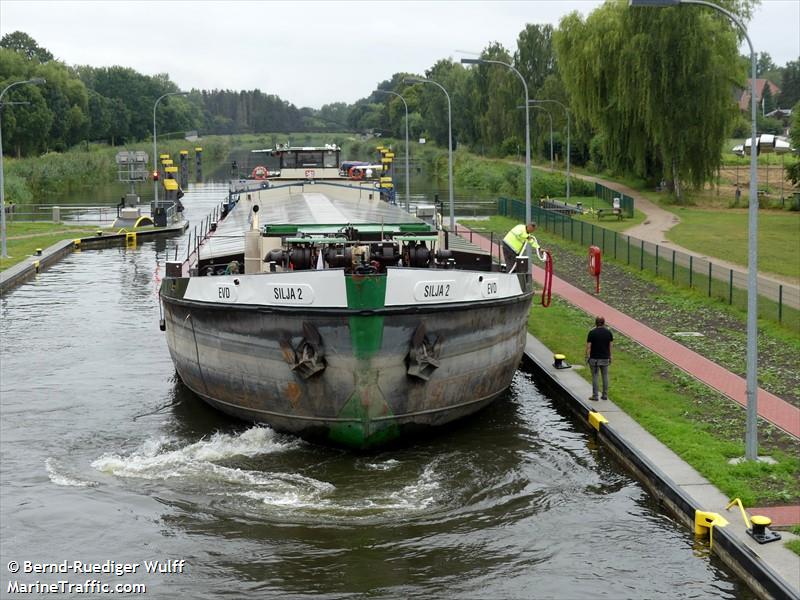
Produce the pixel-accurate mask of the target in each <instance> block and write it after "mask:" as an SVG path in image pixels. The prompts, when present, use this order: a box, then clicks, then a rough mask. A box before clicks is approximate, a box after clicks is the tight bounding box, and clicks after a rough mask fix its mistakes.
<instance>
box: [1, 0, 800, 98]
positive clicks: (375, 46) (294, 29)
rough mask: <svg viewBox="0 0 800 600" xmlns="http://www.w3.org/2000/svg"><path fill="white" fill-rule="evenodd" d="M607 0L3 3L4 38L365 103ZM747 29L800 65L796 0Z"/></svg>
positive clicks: (208, 81) (775, 4) (771, 1)
mask: <svg viewBox="0 0 800 600" xmlns="http://www.w3.org/2000/svg"><path fill="white" fill-rule="evenodd" d="M600 4H601V2H598V1H592V0H560V1H551V0H533V1H530V0H529V1H518V2H501V1H497V0H494V1H477V0H476V1H472V2H464V1H449V2H448V1H443V0H442V1H427V2H414V1H407V2H390V1H383V0H380V1H372V2H344V1H337V2H334V1H329V2H312V1H306V2H302V1H294V2H256V1H250V2H216V1H205V2H203V1H197V0H195V1H192V2H189V1H172V2H150V1H142V0H139V1H136V2H126V1H113V0H109V1H105V2H101V1H94V2H77V1H69V0H66V1H63V0H62V1H58V2H43V1H36V0H2V1H0V35H5V34H6V33H10V32H12V31H16V30H21V31H24V32H26V33H28V34H29V35H30V36H32V37H33V38H34V39H35V40H36V41H37V42H38V43H39V45H40V46H43V47H45V48H47V49H48V50H50V51H51V52H52V53H53V55H54V56H55V57H56V58H58V59H60V60H62V61H64V62H66V63H67V64H70V65H78V64H89V65H92V66H96V67H99V66H110V65H123V66H126V67H132V68H133V69H136V70H137V71H139V72H141V73H145V74H148V75H152V74H155V73H163V72H166V73H169V75H170V77H171V79H172V80H173V81H174V82H175V83H176V84H177V85H178V86H179V87H180V88H181V89H185V90H188V89H191V88H199V89H213V88H227V89H234V90H240V89H253V88H259V89H261V90H262V91H264V92H267V93H273V94H277V95H278V96H280V97H281V98H282V99H284V100H288V101H289V102H292V103H293V104H295V105H297V106H311V107H314V108H319V107H320V106H322V105H323V104H327V103H330V102H337V101H344V102H353V101H355V100H357V99H359V98H363V97H364V96H366V95H368V94H369V93H370V92H371V91H372V90H373V89H375V86H376V85H377V84H378V83H380V82H381V81H382V80H384V79H388V78H389V77H390V76H391V75H392V74H394V73H396V72H399V71H408V72H412V73H419V74H422V73H423V71H424V70H425V69H426V68H428V67H430V66H431V65H433V63H434V62H436V61H437V60H439V59H441V58H447V57H449V56H450V57H454V58H456V59H458V58H461V57H463V56H469V54H459V53H458V52H456V51H457V50H466V51H471V52H479V51H480V50H481V49H482V48H484V47H485V46H486V45H487V44H489V43H490V42H493V41H498V42H500V43H501V44H503V45H504V46H505V47H506V48H508V49H509V50H513V49H514V48H515V47H516V38H517V35H518V34H519V32H520V31H521V30H522V29H523V28H524V26H525V24H526V23H550V24H552V25H553V26H557V25H558V22H559V19H560V18H561V17H562V16H564V15H566V14H567V13H569V12H572V11H574V10H577V11H579V12H581V13H583V14H584V15H586V14H588V13H590V12H591V11H592V10H594V9H595V8H596V7H597V6H599V5H600ZM684 10H709V9H704V8H702V7H686V8H685V9H684ZM720 18H724V17H723V16H722V15H720ZM748 31H749V33H750V36H751V38H752V40H753V44H754V45H755V49H756V52H769V53H770V55H772V59H773V60H774V61H775V63H776V64H778V65H779V66H783V65H784V64H785V63H786V62H788V61H790V60H797V59H798V56H800V0H764V1H763V2H762V5H761V6H760V7H758V8H757V9H756V14H755V16H754V18H753V20H752V21H751V22H750V24H749V25H748ZM742 52H743V53H745V52H746V44H745V46H744V47H743V49H742Z"/></svg>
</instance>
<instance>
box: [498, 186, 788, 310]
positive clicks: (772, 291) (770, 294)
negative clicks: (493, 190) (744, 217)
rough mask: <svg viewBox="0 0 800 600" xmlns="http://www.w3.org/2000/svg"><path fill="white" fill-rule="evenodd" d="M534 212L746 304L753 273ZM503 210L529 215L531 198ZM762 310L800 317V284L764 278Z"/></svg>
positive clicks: (505, 203) (652, 269)
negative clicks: (750, 277)
mask: <svg viewBox="0 0 800 600" xmlns="http://www.w3.org/2000/svg"><path fill="white" fill-rule="evenodd" d="M531 211H532V213H531V216H532V217H534V219H535V220H536V223H537V225H538V226H539V227H540V228H541V229H544V230H545V231H548V232H550V233H553V234H556V235H559V236H561V237H563V238H564V239H566V240H569V241H571V242H574V243H576V244H579V245H581V246H598V247H599V248H600V249H601V250H602V252H603V255H604V257H605V258H606V259H613V260H615V261H617V262H620V263H622V264H625V265H629V266H631V267H634V268H637V269H639V270H640V271H648V272H649V273H651V274H653V275H655V276H657V277H660V278H662V279H666V280H668V281H671V282H672V283H674V284H676V285H679V286H683V287H687V288H690V289H694V290H698V291H700V292H702V293H703V294H705V295H707V296H708V297H710V298H711V297H713V298H719V299H720V300H723V301H725V302H727V303H728V304H730V305H735V306H737V307H739V308H743V309H746V307H747V274H746V273H744V272H740V271H735V270H733V269H729V268H725V267H721V266H719V265H715V264H714V263H713V262H711V261H710V260H707V259H705V258H700V257H697V256H693V255H691V254H686V253H685V252H680V251H678V250H673V249H671V248H665V247H664V246H661V245H659V244H654V243H651V242H646V241H644V240H640V239H638V238H634V237H631V236H629V235H625V234H623V233H619V232H617V231H612V230H610V229H606V228H604V227H600V226H598V225H595V224H593V223H587V222H585V221H580V220H577V219H573V218H572V217H570V216H568V215H565V214H562V213H559V212H553V211H549V210H545V209H541V208H539V207H531ZM497 212H498V214H500V215H504V216H509V217H513V218H516V219H520V220H523V219H524V218H525V204H524V203H523V202H522V201H520V200H513V199H509V198H500V199H498V202H497ZM758 294H759V297H760V301H759V316H761V317H763V318H766V319H770V320H774V321H778V322H783V321H784V320H786V319H787V317H789V318H790V319H791V321H792V322H793V323H794V322H800V321H798V319H800V314H799V313H798V309H800V290H799V289H798V286H794V285H784V284H780V283H777V282H775V281H772V280H769V279H765V278H764V277H761V276H759V278H758Z"/></svg>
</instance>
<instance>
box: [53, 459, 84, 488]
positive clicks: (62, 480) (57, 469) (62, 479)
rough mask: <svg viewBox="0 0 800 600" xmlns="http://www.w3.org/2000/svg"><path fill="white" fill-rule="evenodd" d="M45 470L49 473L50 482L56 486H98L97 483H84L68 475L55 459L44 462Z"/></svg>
mask: <svg viewBox="0 0 800 600" xmlns="http://www.w3.org/2000/svg"><path fill="white" fill-rule="evenodd" d="M44 468H45V470H46V471H47V476H48V477H49V478H50V481H52V482H53V483H55V484H56V485H62V486H65V487H94V486H96V485H97V482H95V481H83V480H81V479H76V478H74V477H71V476H69V475H67V474H66V473H65V472H64V469H63V468H62V467H61V465H59V464H58V462H57V461H56V459H54V458H53V457H50V458H48V459H47V460H45V461H44Z"/></svg>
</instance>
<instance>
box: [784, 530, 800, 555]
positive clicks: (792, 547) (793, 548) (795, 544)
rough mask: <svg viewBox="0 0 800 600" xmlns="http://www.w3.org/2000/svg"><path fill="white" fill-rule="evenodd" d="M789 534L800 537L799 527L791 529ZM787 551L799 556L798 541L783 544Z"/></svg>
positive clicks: (799, 547)
mask: <svg viewBox="0 0 800 600" xmlns="http://www.w3.org/2000/svg"><path fill="white" fill-rule="evenodd" d="M791 532H792V533H793V534H795V535H800V525H796V526H794V527H792V529H791ZM784 546H786V547H787V548H788V549H789V550H791V551H792V552H794V553H795V554H797V555H798V556H800V540H792V541H791V542H786V543H785V544H784Z"/></svg>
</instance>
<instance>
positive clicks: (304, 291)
mask: <svg viewBox="0 0 800 600" xmlns="http://www.w3.org/2000/svg"><path fill="white" fill-rule="evenodd" d="M270 287H271V288H272V293H271V294H269V301H270V302H271V303H273V304H311V303H313V302H314V288H312V287H311V286H310V285H308V284H306V283H297V284H293V285H289V284H280V283H275V284H272V285H271V286H270Z"/></svg>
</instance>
